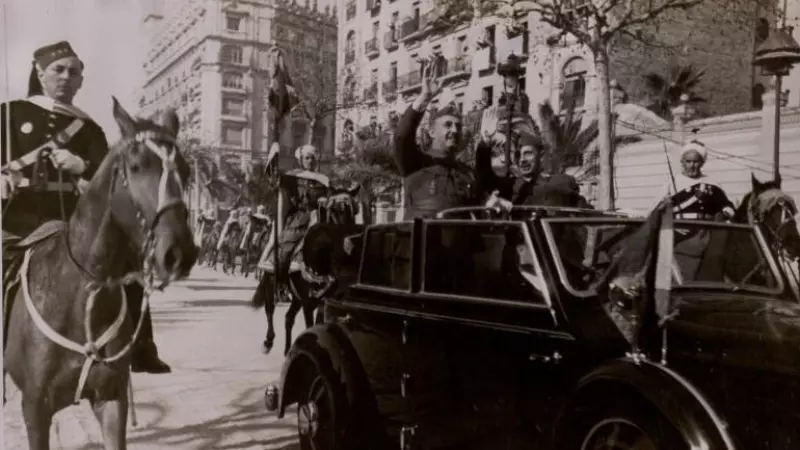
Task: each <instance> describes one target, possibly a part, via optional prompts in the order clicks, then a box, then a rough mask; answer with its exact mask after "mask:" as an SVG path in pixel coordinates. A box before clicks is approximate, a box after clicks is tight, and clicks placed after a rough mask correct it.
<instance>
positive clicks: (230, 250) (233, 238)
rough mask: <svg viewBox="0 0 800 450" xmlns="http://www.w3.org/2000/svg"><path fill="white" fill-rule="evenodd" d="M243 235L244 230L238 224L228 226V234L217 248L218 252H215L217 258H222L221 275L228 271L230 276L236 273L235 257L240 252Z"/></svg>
mask: <svg viewBox="0 0 800 450" xmlns="http://www.w3.org/2000/svg"><path fill="white" fill-rule="evenodd" d="M243 234H244V230H243V229H242V226H241V224H239V223H238V222H233V223H231V224H230V227H229V228H228V232H227V233H226V235H225V237H224V239H223V240H222V245H221V246H220V247H219V252H217V256H218V257H221V258H222V273H228V269H230V271H231V275H233V274H234V273H236V257H237V256H238V255H239V253H240V252H241V248H240V247H241V244H242V235H243Z"/></svg>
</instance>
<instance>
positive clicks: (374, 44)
mask: <svg viewBox="0 0 800 450" xmlns="http://www.w3.org/2000/svg"><path fill="white" fill-rule="evenodd" d="M380 54H381V51H380V47H379V46H378V38H372V39H370V40H368V41H367V42H365V43H364V55H366V57H367V58H369V59H373V58H377V57H378V56H380Z"/></svg>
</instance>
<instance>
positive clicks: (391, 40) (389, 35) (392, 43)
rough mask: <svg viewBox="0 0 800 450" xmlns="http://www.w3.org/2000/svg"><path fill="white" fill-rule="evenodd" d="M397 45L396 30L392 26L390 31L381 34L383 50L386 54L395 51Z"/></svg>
mask: <svg viewBox="0 0 800 450" xmlns="http://www.w3.org/2000/svg"><path fill="white" fill-rule="evenodd" d="M397 47H399V44H398V43H397V29H396V28H395V27H394V26H392V29H391V30H389V31H387V32H386V33H384V34H383V48H385V49H386V51H387V52H391V51H392V50H397Z"/></svg>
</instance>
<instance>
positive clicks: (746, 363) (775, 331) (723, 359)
mask: <svg viewBox="0 0 800 450" xmlns="http://www.w3.org/2000/svg"><path fill="white" fill-rule="evenodd" d="M673 301H674V306H675V307H676V309H677V312H678V313H677V315H676V316H675V317H674V318H673V319H672V320H671V321H670V322H669V323H668V325H667V335H668V339H669V348H670V353H673V351H674V352H679V353H682V354H688V355H692V356H694V357H696V358H701V359H708V360H715V361H717V362H719V363H722V364H725V365H735V366H743V367H747V368H753V369H757V368H763V369H769V370H777V371H780V372H787V373H795V374H796V373H798V372H800V304H797V303H793V302H789V301H785V300H778V299H774V298H769V297H764V296H753V295H743V294H710V293H704V294H702V295H700V294H691V295H674V296H673Z"/></svg>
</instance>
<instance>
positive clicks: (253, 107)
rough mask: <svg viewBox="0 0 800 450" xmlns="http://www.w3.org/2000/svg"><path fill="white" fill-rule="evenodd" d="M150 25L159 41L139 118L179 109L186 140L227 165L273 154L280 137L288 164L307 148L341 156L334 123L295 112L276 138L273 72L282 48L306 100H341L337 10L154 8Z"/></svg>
mask: <svg viewBox="0 0 800 450" xmlns="http://www.w3.org/2000/svg"><path fill="white" fill-rule="evenodd" d="M144 26H145V29H146V32H147V33H148V34H149V35H150V36H151V42H150V49H149V52H148V56H147V61H145V62H144V64H143V67H144V70H145V72H146V82H145V84H144V86H143V87H142V90H141V95H140V99H139V106H140V115H142V116H149V115H152V114H155V113H157V112H159V111H162V110H164V109H165V108H168V107H174V108H176V109H177V110H178V112H179V116H180V118H181V120H182V125H181V130H182V134H183V136H184V137H185V138H188V139H192V140H193V141H194V142H196V143H197V144H199V145H200V146H201V147H204V148H208V149H211V150H213V151H214V152H219V153H220V154H223V155H226V156H227V157H244V158H249V157H258V156H259V155H262V154H266V152H267V150H268V149H269V147H270V145H271V143H272V142H273V141H274V139H275V135H276V131H277V132H278V138H279V140H280V143H281V146H282V155H281V156H282V159H284V160H286V162H287V164H288V163H291V162H292V161H293V158H292V157H291V156H290V155H292V154H293V151H294V149H295V148H296V147H297V146H298V145H301V144H303V143H306V142H309V141H311V142H313V143H314V144H316V145H317V146H318V147H320V149H321V151H322V152H323V153H324V152H332V151H333V139H334V121H333V118H332V115H329V116H330V117H309V116H308V115H307V114H304V113H303V111H305V109H301V108H297V109H296V110H295V111H294V112H293V114H292V115H291V117H290V118H288V119H286V120H284V122H283V124H282V125H283V126H282V127H281V128H280V129H278V130H276V129H275V127H274V126H273V121H272V117H271V114H270V113H269V108H268V101H267V93H268V88H269V84H270V80H269V75H268V72H267V65H268V61H269V53H270V51H271V49H272V48H273V47H274V46H278V47H280V48H281V49H283V51H284V54H285V55H286V60H287V64H288V66H289V69H290V75H291V76H292V77H293V78H294V79H295V83H296V84H298V86H297V88H298V89H299V90H300V91H301V92H308V91H315V92H316V91H324V90H325V89H328V90H334V91H335V80H336V45H335V43H336V34H337V25H336V14H335V8H333V7H331V6H322V5H319V3H318V2H317V1H316V0H313V1H308V0H306V1H305V2H304V4H303V5H302V6H301V5H298V4H297V1H296V0H292V1H287V0H241V1H233V0H228V1H221V0H155V1H152V2H151V5H150V11H149V13H148V14H147V15H146V16H145V18H144ZM305 74H314V76H313V77H308V76H306V75H305ZM298 79H299V80H298ZM312 83H317V84H320V83H328V84H326V85H324V86H310V84H312ZM301 99H302V100H306V98H304V97H303V96H301ZM312 128H313V129H312ZM289 160H292V161H289Z"/></svg>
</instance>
